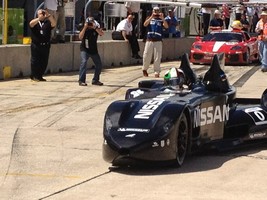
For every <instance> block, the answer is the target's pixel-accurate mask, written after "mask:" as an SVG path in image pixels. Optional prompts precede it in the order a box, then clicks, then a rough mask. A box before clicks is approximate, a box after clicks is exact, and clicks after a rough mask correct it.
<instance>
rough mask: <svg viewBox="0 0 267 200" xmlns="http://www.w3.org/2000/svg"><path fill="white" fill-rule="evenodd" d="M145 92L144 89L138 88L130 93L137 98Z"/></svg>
mask: <svg viewBox="0 0 267 200" xmlns="http://www.w3.org/2000/svg"><path fill="white" fill-rule="evenodd" d="M144 93H145V92H144V91H142V90H140V89H138V90H135V91H132V92H131V93H130V94H131V95H132V96H133V98H136V97H138V96H140V95H142V94H144Z"/></svg>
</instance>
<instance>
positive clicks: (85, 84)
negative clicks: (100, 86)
mask: <svg viewBox="0 0 267 200" xmlns="http://www.w3.org/2000/svg"><path fill="white" fill-rule="evenodd" d="M79 86H87V83H84V82H79Z"/></svg>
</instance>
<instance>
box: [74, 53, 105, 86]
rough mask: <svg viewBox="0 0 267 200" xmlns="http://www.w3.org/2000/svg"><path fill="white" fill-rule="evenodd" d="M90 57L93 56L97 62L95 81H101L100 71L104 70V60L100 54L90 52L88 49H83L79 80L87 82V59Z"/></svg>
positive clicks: (95, 62)
mask: <svg viewBox="0 0 267 200" xmlns="http://www.w3.org/2000/svg"><path fill="white" fill-rule="evenodd" d="M89 58H92V60H93V62H94V64H95V73H94V77H93V82H94V81H99V77H100V73H101V70H102V62H101V59H100V56H99V54H89V53H87V52H86V51H81V65H80V72H79V82H83V83H85V81H86V70H87V61H88V59H89Z"/></svg>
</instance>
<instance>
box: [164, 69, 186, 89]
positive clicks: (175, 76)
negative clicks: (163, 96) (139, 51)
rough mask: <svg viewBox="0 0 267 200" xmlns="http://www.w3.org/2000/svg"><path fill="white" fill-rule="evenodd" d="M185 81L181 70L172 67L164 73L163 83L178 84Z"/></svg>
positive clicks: (181, 84)
mask: <svg viewBox="0 0 267 200" xmlns="http://www.w3.org/2000/svg"><path fill="white" fill-rule="evenodd" d="M184 83H185V75H184V72H183V70H181V69H177V68H175V67H172V68H171V69H169V70H168V71H167V72H166V73H165V75H164V84H165V85H169V86H179V87H180V88H181V87H182V86H183V84H184Z"/></svg>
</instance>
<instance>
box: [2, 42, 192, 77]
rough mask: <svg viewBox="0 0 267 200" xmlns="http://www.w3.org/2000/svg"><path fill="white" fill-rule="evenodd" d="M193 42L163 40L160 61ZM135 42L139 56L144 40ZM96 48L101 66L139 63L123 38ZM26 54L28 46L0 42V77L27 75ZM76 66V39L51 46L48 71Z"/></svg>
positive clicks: (176, 55) (174, 57) (186, 50)
mask: <svg viewBox="0 0 267 200" xmlns="http://www.w3.org/2000/svg"><path fill="white" fill-rule="evenodd" d="M193 41H194V38H178V39H164V40H163V55H162V61H168V60H178V59H179V57H180V56H181V55H182V54H184V53H189V52H190V47H191V44H192V43H193ZM139 45H140V49H141V50H140V55H141V56H142V53H143V50H144V45H145V43H144V42H143V41H141V40H140V41H139ZM98 50H99V54H100V56H101V59H102V63H103V66H104V68H110V67H117V66H127V65H138V64H141V63H142V60H137V59H133V58H132V57H131V49H130V46H129V44H128V43H127V42H125V41H114V40H100V41H98ZM30 57H31V52H30V45H1V46H0V69H1V70H0V79H1V80H2V79H7V78H8V77H9V76H10V77H11V78H16V77H28V76H29V75H30V72H31V65H30ZM79 65H80V42H70V43H65V44H53V45H52V46H51V50H50V58H49V63H48V67H47V72H48V73H59V72H68V71H76V70H79ZM92 65H93V63H92V61H91V59H90V60H89V62H88V67H92ZM9 70H10V71H9ZM9 72H10V74H9Z"/></svg>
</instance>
